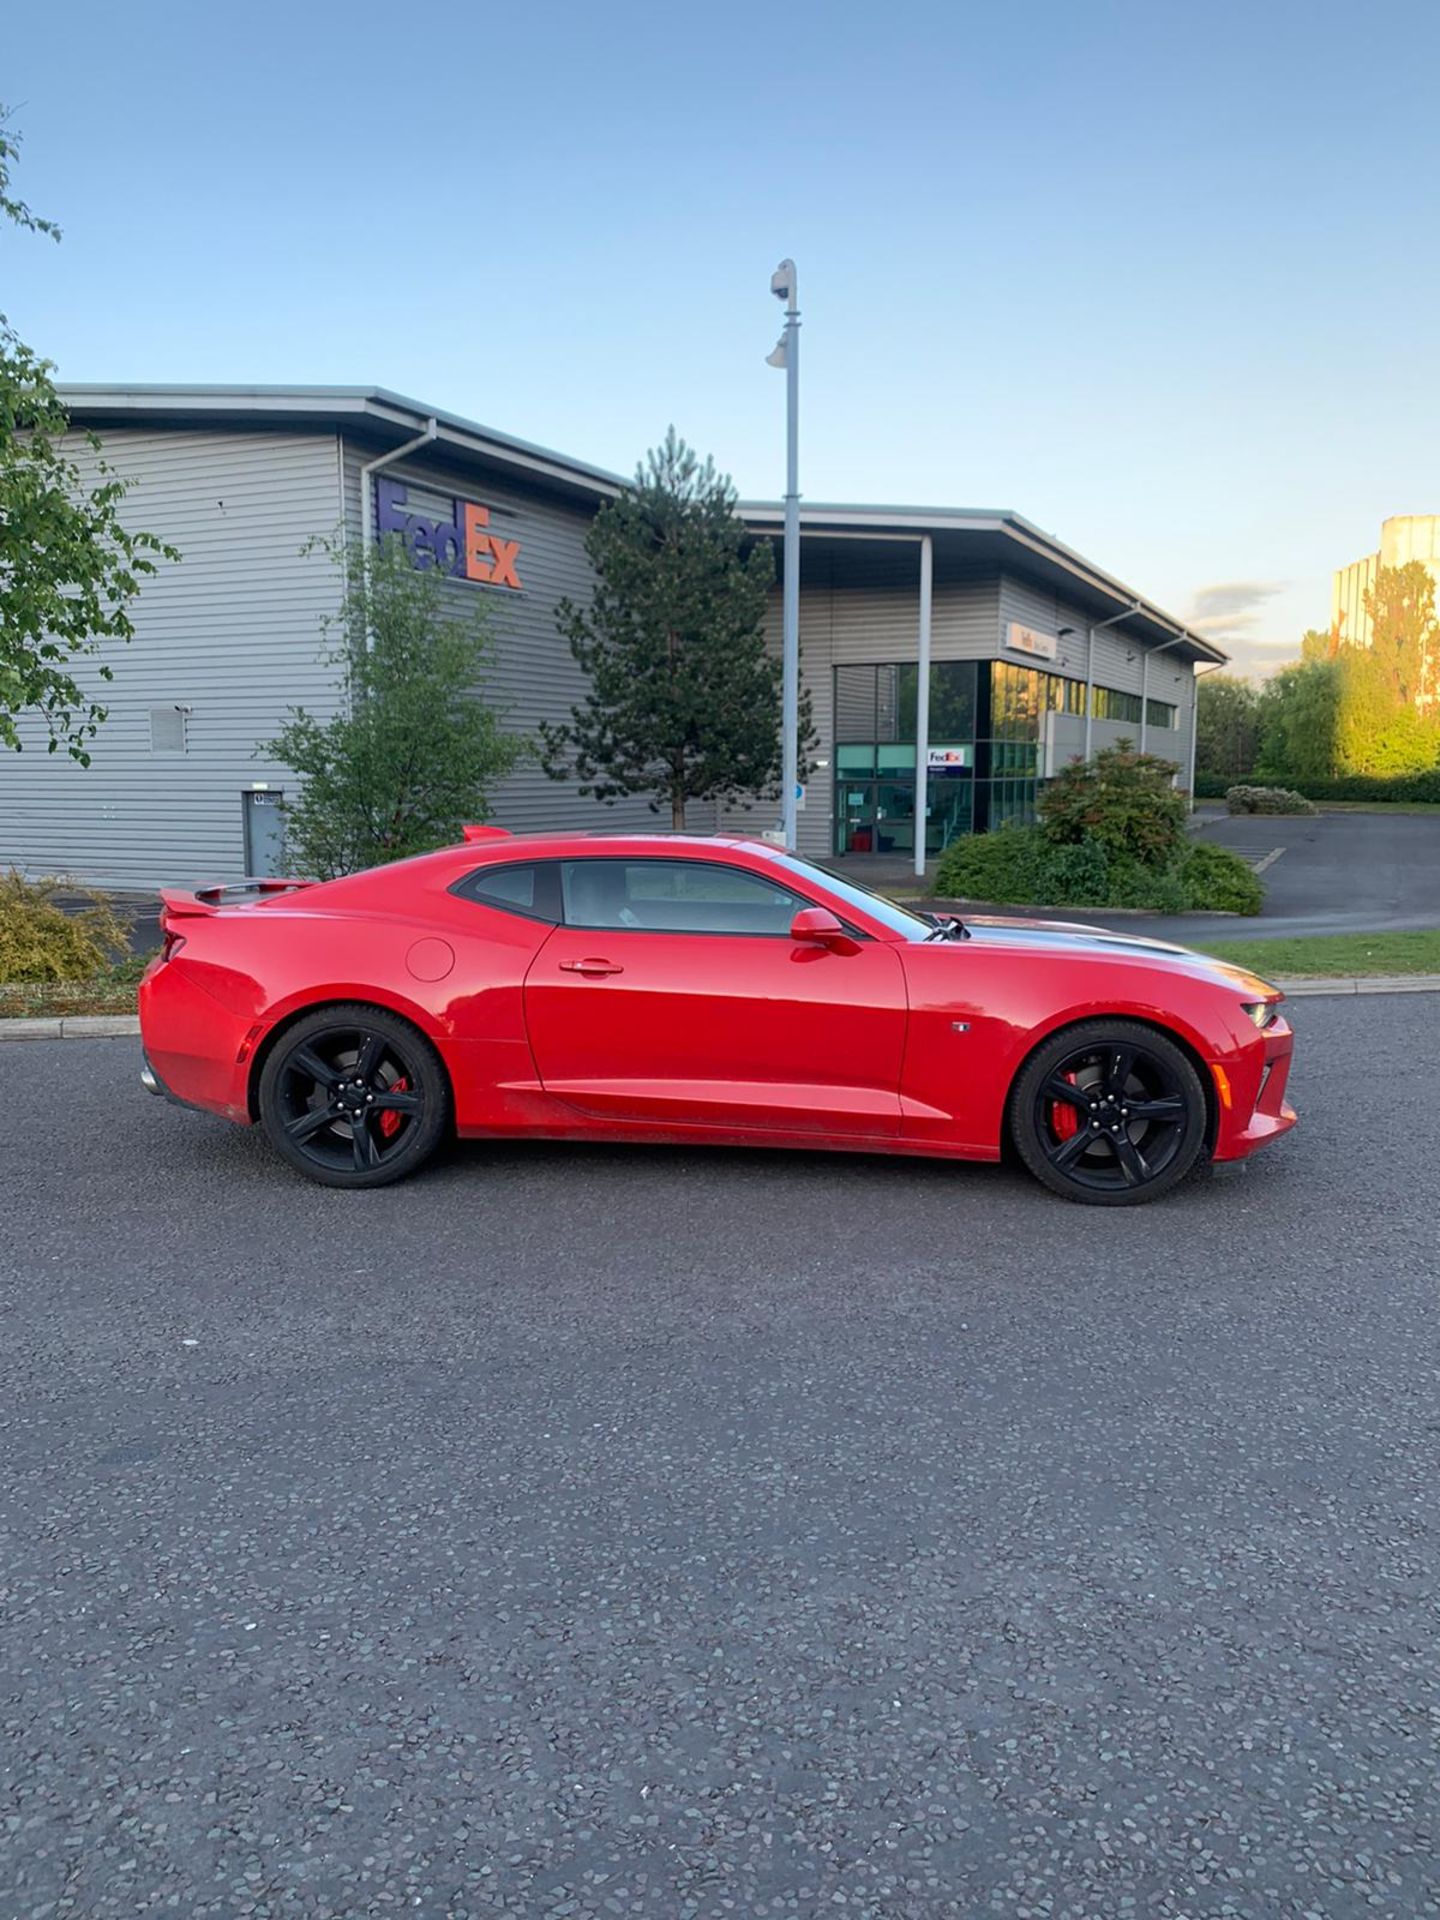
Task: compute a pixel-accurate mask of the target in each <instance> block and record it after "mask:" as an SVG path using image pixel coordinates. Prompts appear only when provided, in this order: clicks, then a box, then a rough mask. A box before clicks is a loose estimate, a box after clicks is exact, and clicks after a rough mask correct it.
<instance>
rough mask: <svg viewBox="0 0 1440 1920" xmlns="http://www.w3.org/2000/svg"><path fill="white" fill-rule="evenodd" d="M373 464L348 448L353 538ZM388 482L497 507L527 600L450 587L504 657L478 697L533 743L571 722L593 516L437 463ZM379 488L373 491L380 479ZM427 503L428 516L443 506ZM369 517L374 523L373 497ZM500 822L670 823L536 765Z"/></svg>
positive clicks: (388, 471) (503, 798)
mask: <svg viewBox="0 0 1440 1920" xmlns="http://www.w3.org/2000/svg"><path fill="white" fill-rule="evenodd" d="M373 457H374V455H373V452H372V451H371V450H370V449H369V448H367V447H364V446H362V445H360V444H358V443H357V442H355V441H352V440H348V439H347V440H346V441H345V443H344V466H345V524H346V528H347V530H348V531H349V532H350V534H351V536H352V537H356V536H358V534H359V531H360V515H361V500H360V470H361V468H362V466H363V465H364V464H365V463H366V462H367V461H368V460H370V459H372V458H373ZM382 475H383V478H385V479H387V480H398V481H400V482H401V483H402V484H404V485H406V487H407V489H408V488H410V487H414V488H416V489H418V490H420V491H421V493H422V494H428V495H431V496H435V495H439V496H442V497H443V498H444V499H460V500H471V501H476V502H478V503H479V504H481V505H483V506H486V507H488V508H489V509H490V513H491V520H492V527H493V529H494V531H495V532H496V533H498V534H500V535H501V537H502V538H504V539H507V540H518V541H519V543H520V551H519V555H518V558H517V561H516V569H517V572H518V575H519V578H520V582H521V587H520V591H519V592H518V593H517V592H515V591H513V590H512V589H510V588H507V587H486V586H483V585H477V584H475V583H473V582H471V581H466V580H452V581H447V583H446V594H447V597H448V598H449V601H450V604H451V605H452V606H453V607H454V608H455V609H456V610H457V611H460V610H468V609H470V608H473V607H474V606H475V605H477V604H480V605H483V606H484V608H485V610H486V613H487V615H488V617H489V619H490V623H491V632H492V634H493V636H494V641H495V652H494V658H493V661H492V665H491V668H490V671H489V673H488V674H487V676H486V679H485V683H484V685H483V686H482V687H481V688H479V689H477V691H478V692H479V694H480V696H481V697H482V698H484V699H486V700H488V701H490V702H492V703H493V704H494V705H495V706H496V707H497V708H499V709H500V710H501V712H502V713H503V716H504V723H505V725H506V727H507V728H509V730H510V731H512V732H515V733H520V734H524V735H526V736H529V737H533V735H534V731H535V728H536V727H537V726H538V724H539V723H540V721H542V720H549V721H552V722H558V721H561V720H564V719H565V718H567V717H568V715H569V713H570V710H571V708H572V707H573V706H574V705H575V704H576V702H577V701H578V700H579V699H580V698H581V697H582V696H583V694H584V691H585V686H586V680H585V676H584V675H583V674H582V673H581V671H580V668H579V667H578V666H577V665H576V662H575V658H574V656H573V654H572V653H571V651H570V643H569V641H568V640H567V639H566V638H565V636H564V635H563V634H562V633H561V631H560V628H559V624H558V622H559V607H560V602H561V601H562V600H565V599H569V600H571V601H573V602H575V603H576V604H577V605H582V606H583V605H584V604H586V602H588V600H589V598H590V594H591V590H592V587H593V582H594V576H593V573H592V571H591V567H590V563H589V561H588V559H587V558H586V555H585V548H584V541H585V534H586V532H587V530H588V528H589V526H590V522H591V519H592V515H591V514H590V513H589V512H587V511H586V510H585V509H584V508H583V507H580V506H575V505H571V504H570V503H568V502H567V501H565V500H563V499H560V498H557V497H554V496H552V495H549V494H547V493H545V492H543V491H541V490H539V489H531V488H529V487H526V486H524V485H523V484H517V483H516V482H514V481H513V480H510V479H504V480H502V479H498V478H497V479H491V478H485V477H479V476H477V475H476V474H475V473H473V472H461V471H459V470H458V469H456V468H454V467H450V466H447V465H446V464H445V463H444V461H443V460H442V459H437V458H436V457H435V456H433V455H426V456H423V457H422V456H420V455H412V456H411V457H410V458H408V459H405V460H398V461H395V462H393V463H392V464H390V465H388V466H386V467H385V468H383V469H382ZM370 484H371V487H372V489H373V486H374V476H372V478H371V482H370ZM417 504H418V505H419V506H420V508H421V510H422V511H423V510H424V508H425V506H426V505H427V504H429V505H433V504H434V502H433V499H432V500H431V501H430V502H428V503H427V502H425V501H424V500H422V501H420V502H418V503H417ZM368 510H369V511H370V512H371V514H372V515H373V513H374V501H373V498H372V500H371V501H370V502H369V503H368ZM372 526H373V520H372ZM491 814H492V817H493V818H494V819H495V820H496V821H497V822H498V823H499V824H501V825H503V826H507V827H511V828H513V829H518V830H521V831H525V832H551V831H565V830H574V829H591V830H595V829H600V830H605V829H610V830H617V829H625V828H633V829H636V830H641V831H649V830H653V829H654V828H655V827H656V826H657V824H658V825H664V826H667V827H668V826H669V824H670V822H669V819H668V816H667V817H665V818H663V819H657V815H656V813H655V812H654V811H653V810H652V809H651V808H650V806H649V805H648V804H647V802H646V801H645V800H644V799H643V798H634V799H627V800H620V801H617V802H615V803H614V804H613V805H603V806H602V805H600V804H598V803H597V802H596V801H594V800H591V799H586V798H585V797H584V796H583V795H582V794H581V793H580V791H579V787H578V785H577V784H576V783H574V782H571V781H563V782H562V781H555V780H551V779H548V778H547V777H546V775H545V774H544V773H543V772H542V771H541V770H540V767H539V765H538V763H537V762H536V761H535V760H534V759H533V757H532V758H531V759H530V760H529V761H528V762H527V763H525V764H523V765H522V766H521V767H520V768H518V769H517V770H516V772H515V773H514V774H512V775H511V776H510V777H509V778H508V779H506V780H504V781H501V782H500V783H499V784H498V785H497V787H496V789H495V791H494V794H493V795H492V798H491ZM714 824H715V811H714V808H713V807H711V806H708V805H700V806H695V807H692V808H691V809H690V810H689V814H688V817H687V825H688V826H690V827H691V828H693V829H694V830H695V831H698V832H707V831H710V830H711V829H712V828H713V827H714Z"/></svg>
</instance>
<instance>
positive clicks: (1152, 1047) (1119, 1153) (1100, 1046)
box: [1010, 1020, 1208, 1207]
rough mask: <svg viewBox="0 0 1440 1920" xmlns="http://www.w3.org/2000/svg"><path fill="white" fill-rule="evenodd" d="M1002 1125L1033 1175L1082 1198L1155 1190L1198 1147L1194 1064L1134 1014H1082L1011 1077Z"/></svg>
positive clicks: (1166, 1187) (1194, 1163)
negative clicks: (1080, 1021) (1082, 1019)
mask: <svg viewBox="0 0 1440 1920" xmlns="http://www.w3.org/2000/svg"><path fill="white" fill-rule="evenodd" d="M1010 1132H1011V1137H1012V1138H1013V1140H1014V1142H1015V1147H1016V1150H1017V1152H1018V1153H1019V1155H1020V1158H1021V1159H1022V1160H1023V1161H1024V1162H1025V1165H1026V1166H1027V1167H1028V1168H1029V1169H1030V1171H1031V1173H1033V1174H1034V1175H1035V1177H1036V1179H1037V1180H1042V1181H1043V1182H1044V1183H1045V1185H1046V1186H1047V1187H1050V1188H1051V1189H1053V1191H1054V1192H1056V1193H1060V1194H1064V1196H1065V1197H1066V1199H1068V1200H1080V1201H1084V1202H1086V1203H1088V1204H1089V1205H1092V1206H1110V1207H1123V1206H1134V1205H1137V1204H1139V1203H1140V1202H1142V1201H1146V1200H1156V1199H1158V1198H1159V1197H1160V1195H1161V1194H1162V1193H1168V1192H1169V1191H1170V1190H1171V1189H1172V1188H1174V1187H1177V1186H1179V1184H1180V1183H1181V1181H1182V1180H1185V1179H1187V1178H1188V1177H1189V1176H1190V1175H1191V1174H1192V1173H1193V1172H1194V1171H1195V1170H1196V1168H1197V1167H1198V1166H1200V1165H1202V1164H1203V1163H1204V1161H1205V1160H1206V1158H1207V1157H1208V1156H1207V1150H1206V1139H1205V1133H1206V1108H1205V1092H1204V1088H1203V1087H1202V1086H1201V1083H1200V1076H1199V1074H1198V1073H1197V1072H1196V1071H1195V1067H1194V1064H1193V1063H1192V1061H1191V1060H1190V1057H1189V1055H1188V1054H1187V1053H1185V1052H1184V1051H1183V1049H1182V1048H1180V1047H1179V1046H1177V1045H1176V1044H1175V1042H1174V1041H1173V1040H1170V1039H1168V1038H1167V1037H1166V1036H1165V1035H1164V1034H1163V1033H1159V1032H1157V1031H1156V1030H1155V1029H1154V1028H1151V1027H1146V1026H1142V1025H1141V1024H1140V1023H1139V1022H1138V1021H1128V1020H1095V1021H1087V1022H1086V1023H1085V1025H1083V1026H1078V1027H1070V1028H1069V1029H1067V1030H1066V1031H1065V1032H1063V1033H1057V1034H1056V1035H1054V1036H1053V1038H1052V1039H1050V1040H1048V1041H1047V1042H1046V1043H1045V1045H1044V1046H1042V1047H1041V1048H1040V1049H1039V1050H1038V1051H1037V1052H1036V1054H1035V1055H1034V1057H1033V1059H1031V1061H1030V1062H1029V1064H1028V1065H1027V1066H1026V1068H1025V1070H1024V1072H1023V1073H1022V1074H1021V1075H1020V1078H1019V1079H1018V1080H1017V1081H1016V1083H1015V1087H1014V1090H1013V1092H1012V1094H1011V1097H1010Z"/></svg>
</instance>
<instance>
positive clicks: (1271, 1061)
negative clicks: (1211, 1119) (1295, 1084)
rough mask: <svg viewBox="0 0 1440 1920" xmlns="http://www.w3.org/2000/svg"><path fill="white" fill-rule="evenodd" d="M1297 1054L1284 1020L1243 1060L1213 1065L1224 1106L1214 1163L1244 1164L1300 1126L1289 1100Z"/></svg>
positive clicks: (1261, 1037)
mask: <svg viewBox="0 0 1440 1920" xmlns="http://www.w3.org/2000/svg"><path fill="white" fill-rule="evenodd" d="M1294 1051H1295V1036H1294V1034H1293V1033H1292V1032H1291V1030H1290V1025H1289V1022H1288V1021H1287V1020H1286V1019H1285V1018H1284V1017H1283V1015H1281V1016H1277V1018H1276V1019H1275V1020H1274V1021H1273V1022H1272V1023H1271V1024H1270V1025H1269V1026H1268V1027H1267V1028H1266V1029H1265V1031H1264V1032H1263V1033H1262V1034H1259V1035H1258V1036H1257V1045H1256V1046H1255V1047H1254V1048H1253V1049H1251V1048H1247V1049H1246V1052H1245V1055H1244V1056H1243V1058H1242V1059H1240V1060H1238V1061H1216V1062H1213V1063H1212V1065H1211V1073H1212V1075H1213V1077H1214V1081H1215V1089H1216V1094H1217V1097H1218V1099H1219V1103H1220V1124H1219V1126H1218V1127H1217V1129H1216V1136H1215V1154H1214V1157H1215V1159H1217V1160H1243V1159H1245V1158H1246V1157H1247V1155H1249V1154H1252V1153H1254V1152H1255V1151H1256V1150H1257V1149H1258V1148H1260V1147H1267V1146H1269V1144H1270V1142H1271V1141H1272V1140H1278V1139H1279V1138H1280V1136H1281V1134H1282V1133H1288V1132H1289V1131H1290V1129H1291V1128H1292V1127H1293V1126H1294V1125H1295V1123H1296V1120H1297V1119H1298V1117H1299V1116H1298V1115H1297V1114H1296V1112H1295V1109H1294V1108H1293V1107H1292V1106H1291V1105H1290V1103H1289V1101H1288V1100H1287V1099H1286V1098H1285V1089H1286V1085H1287V1083H1288V1081H1289V1078H1290V1061H1291V1057H1292V1056H1293V1054H1294ZM1227 1093H1228V1099H1227Z"/></svg>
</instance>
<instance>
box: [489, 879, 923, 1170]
mask: <svg viewBox="0 0 1440 1920" xmlns="http://www.w3.org/2000/svg"><path fill="white" fill-rule="evenodd" d="M561 895H562V911H563V924H561V925H560V926H558V927H557V928H556V929H555V931H554V932H553V933H552V934H551V935H550V937H549V939H548V940H547V941H546V942H545V944H544V946H543V947H541V949H540V951H539V952H538V953H537V954H536V956H535V958H534V960H533V961H532V962H531V965H530V969H529V972H528V973H527V975H526V979H525V1020H526V1027H527V1030H528V1032H529V1036H530V1045H531V1049H532V1051H533V1053H534V1057H535V1063H536V1067H537V1069H538V1071H539V1074H540V1079H541V1081H542V1083H543V1085H544V1087H545V1089H546V1091H547V1093H550V1094H552V1095H554V1096H555V1097H556V1098H558V1099H561V1100H563V1101H565V1102H566V1103H567V1104H569V1105H570V1106H573V1107H576V1108H579V1109H580V1110H582V1111H583V1112H586V1113H591V1114H597V1115H610V1116H613V1117H614V1118H616V1119H620V1120H625V1121H631V1122H649V1123H652V1124H656V1125H661V1126H665V1125H670V1126H675V1127H687V1126H698V1127H715V1128H728V1129H731V1130H734V1129H755V1130H771V1131H774V1130H781V1131H787V1132H796V1131H798V1132H814V1133H817V1134H825V1133H844V1134H856V1135H870V1136H881V1135H889V1134H895V1133H898V1132H899V1128H900V1094H899V1087H900V1068H901V1061H902V1057H903V1053H904V1044H905V1021H906V999H905V978H904V970H903V968H902V966H901V962H900V956H899V954H898V953H897V952H896V950H895V948H894V947H893V946H891V945H890V944H888V943H887V942H885V941H883V940H877V939H871V938H867V937H856V938H854V939H847V940H846V941H844V943H843V950H836V949H829V948H825V947H821V946H817V945H813V944H806V943H804V942H800V941H796V940H793V939H792V938H791V937H790V924H791V921H792V920H793V918H794V916H795V913H796V912H797V911H798V910H799V909H800V908H802V907H806V906H810V905H812V904H815V903H814V902H812V901H811V900H809V899H807V898H805V897H804V896H802V895H800V894H798V893H796V892H793V891H792V890H790V889H789V888H787V887H784V886H781V885H779V884H777V883H776V882H775V881H773V880H770V879H767V878H765V877H763V876H761V875H760V874H757V873H754V872H751V871H749V870H747V869H746V868H745V867H744V866H743V865H742V864H738V863H737V864H733V865H731V864H727V863H725V862H724V861H723V860H721V859H713V858H705V859H680V858H677V859H659V858H630V857H626V856H619V857H617V856H612V855H595V856H588V857H586V858H583V859H577V860H567V861H564V862H562V863H561Z"/></svg>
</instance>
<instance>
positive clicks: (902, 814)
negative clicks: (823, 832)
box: [835, 778, 915, 853]
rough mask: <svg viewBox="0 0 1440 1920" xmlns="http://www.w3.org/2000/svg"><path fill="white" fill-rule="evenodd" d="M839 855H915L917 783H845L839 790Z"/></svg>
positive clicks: (893, 781)
mask: <svg viewBox="0 0 1440 1920" xmlns="http://www.w3.org/2000/svg"><path fill="white" fill-rule="evenodd" d="M836 791H837V793H838V796H839V808H838V813H839V818H838V819H837V822H836V835H835V838H836V843H837V844H836V848H835V851H836V852H837V853H913V852H914V851H915V782H914V781H913V780H873V779H863V778H862V779H854V778H851V779H842V780H841V781H840V783H839V786H838V788H837V790H836Z"/></svg>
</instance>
